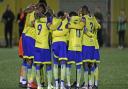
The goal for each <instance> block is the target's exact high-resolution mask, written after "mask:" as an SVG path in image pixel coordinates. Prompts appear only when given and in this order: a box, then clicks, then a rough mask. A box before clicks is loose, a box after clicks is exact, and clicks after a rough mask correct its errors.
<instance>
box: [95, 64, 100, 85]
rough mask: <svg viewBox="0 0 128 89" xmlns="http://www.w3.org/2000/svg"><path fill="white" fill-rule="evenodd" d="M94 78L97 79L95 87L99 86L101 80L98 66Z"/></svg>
mask: <svg viewBox="0 0 128 89" xmlns="http://www.w3.org/2000/svg"><path fill="white" fill-rule="evenodd" d="M94 77H95V85H96V86H98V78H99V69H98V66H96V69H95V72H94Z"/></svg>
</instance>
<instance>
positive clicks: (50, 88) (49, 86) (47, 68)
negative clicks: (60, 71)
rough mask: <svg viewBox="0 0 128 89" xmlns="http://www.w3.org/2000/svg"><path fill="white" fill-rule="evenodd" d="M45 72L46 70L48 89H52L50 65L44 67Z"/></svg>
mask: <svg viewBox="0 0 128 89" xmlns="http://www.w3.org/2000/svg"><path fill="white" fill-rule="evenodd" d="M46 70H47V79H48V89H52V88H53V86H52V84H51V83H52V68H51V64H47V65H46Z"/></svg>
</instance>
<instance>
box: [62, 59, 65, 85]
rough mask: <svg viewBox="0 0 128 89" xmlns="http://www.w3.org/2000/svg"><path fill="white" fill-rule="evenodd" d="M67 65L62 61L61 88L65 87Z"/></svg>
mask: <svg viewBox="0 0 128 89" xmlns="http://www.w3.org/2000/svg"><path fill="white" fill-rule="evenodd" d="M65 71H66V64H65V61H61V86H62V87H63V86H64V80H65Z"/></svg>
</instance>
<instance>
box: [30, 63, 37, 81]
mask: <svg viewBox="0 0 128 89" xmlns="http://www.w3.org/2000/svg"><path fill="white" fill-rule="evenodd" d="M35 75H36V68H35V65H34V64H33V65H32V73H31V78H30V80H31V81H34V78H35Z"/></svg>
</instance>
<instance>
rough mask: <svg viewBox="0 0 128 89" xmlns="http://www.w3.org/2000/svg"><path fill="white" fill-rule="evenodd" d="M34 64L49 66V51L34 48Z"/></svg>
mask: <svg viewBox="0 0 128 89" xmlns="http://www.w3.org/2000/svg"><path fill="white" fill-rule="evenodd" d="M34 63H42V64H51V52H50V49H42V48H35V55H34Z"/></svg>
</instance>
